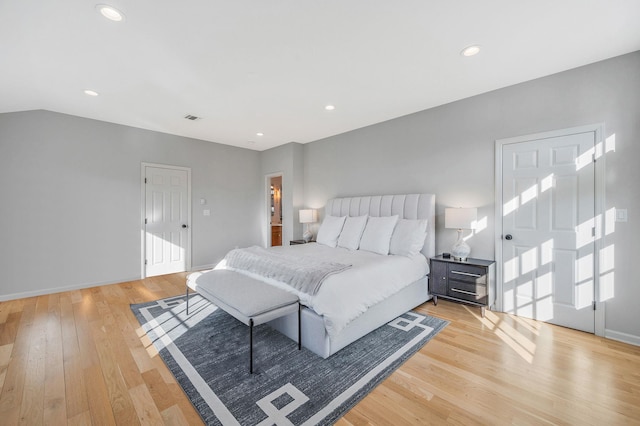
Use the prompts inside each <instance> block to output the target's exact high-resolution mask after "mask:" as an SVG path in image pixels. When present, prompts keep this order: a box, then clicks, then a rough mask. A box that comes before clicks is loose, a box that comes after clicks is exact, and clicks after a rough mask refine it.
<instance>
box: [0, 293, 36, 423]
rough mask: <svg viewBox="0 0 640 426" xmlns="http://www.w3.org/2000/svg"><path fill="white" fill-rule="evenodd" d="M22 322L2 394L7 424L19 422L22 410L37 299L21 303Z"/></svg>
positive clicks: (0, 403)
mask: <svg viewBox="0 0 640 426" xmlns="http://www.w3.org/2000/svg"><path fill="white" fill-rule="evenodd" d="M21 307H22V309H23V310H22V312H21V313H20V315H19V318H20V322H19V324H18V326H17V329H16V333H15V340H14V342H13V348H12V351H11V359H10V361H9V366H8V367H7V372H6V374H5V379H4V385H3V386H2V394H0V418H1V419H3V421H6V422H7V424H18V421H19V418H20V411H21V410H22V394H23V390H24V383H25V376H26V373H27V357H28V355H29V348H30V347H31V327H32V325H33V316H34V315H35V307H36V305H35V299H34V298H30V299H29V300H27V301H23V303H22V304H21Z"/></svg>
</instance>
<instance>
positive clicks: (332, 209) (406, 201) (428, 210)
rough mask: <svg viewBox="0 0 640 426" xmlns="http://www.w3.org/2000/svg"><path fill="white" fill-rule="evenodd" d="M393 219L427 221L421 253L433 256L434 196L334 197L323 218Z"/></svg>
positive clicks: (434, 235)
mask: <svg viewBox="0 0 640 426" xmlns="http://www.w3.org/2000/svg"><path fill="white" fill-rule="evenodd" d="M327 214H328V215H331V216H363V215H365V214H368V215H369V216H376V217H378V216H394V215H398V216H399V217H400V218H402V219H428V224H427V237H426V239H425V242H424V247H423V248H422V254H424V255H425V256H426V257H427V259H428V258H431V257H434V256H435V255H436V196H435V195H434V194H403V195H371V196H365V197H349V198H333V199H331V200H329V201H327V205H326V206H325V215H327Z"/></svg>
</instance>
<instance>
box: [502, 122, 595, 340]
mask: <svg viewBox="0 0 640 426" xmlns="http://www.w3.org/2000/svg"><path fill="white" fill-rule="evenodd" d="M589 132H593V133H595V142H594V144H595V147H596V155H597V153H598V144H601V149H602V151H601V152H602V155H601V156H600V157H598V158H597V161H596V163H595V171H594V172H595V182H594V196H595V201H594V212H595V217H596V235H597V236H600V238H596V240H595V245H594V250H595V253H594V258H595V269H594V274H595V280H594V292H595V296H596V297H597V295H599V294H600V275H599V268H600V265H599V263H600V261H599V256H598V254H599V253H600V252H601V250H602V249H603V248H604V247H606V244H605V239H606V238H607V237H606V236H605V235H604V232H602V228H603V223H604V214H605V211H606V204H605V183H606V182H605V177H606V175H605V158H606V155H604V153H605V147H604V143H605V138H604V135H605V133H604V123H596V124H590V125H585V126H578V127H571V128H568V129H560V130H554V131H550V132H543V133H536V134H532V135H523V136H516V137H513V138H506V139H498V140H496V143H495V156H496V159H495V178H496V181H495V218H494V221H495V222H494V223H495V226H494V229H495V259H496V293H497V294H496V309H497V310H498V311H502V310H503V305H502V304H503V300H502V299H503V284H504V283H503V282H502V267H501V265H502V255H503V253H502V242H501V241H502V234H503V230H502V206H503V200H502V189H503V188H502V177H503V176H502V149H503V147H504V146H505V145H508V144H513V143H519V142H526V141H532V140H537V139H549V138H555V137H560V136H570V135H575V134H578V133H589ZM596 301H597V308H598V309H596V311H595V319H594V321H595V335H596V336H605V305H606V302H605V301H600V300H597V298H596Z"/></svg>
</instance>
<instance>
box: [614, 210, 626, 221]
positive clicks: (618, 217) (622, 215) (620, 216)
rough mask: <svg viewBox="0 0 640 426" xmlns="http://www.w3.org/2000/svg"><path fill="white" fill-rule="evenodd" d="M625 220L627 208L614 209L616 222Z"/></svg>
mask: <svg viewBox="0 0 640 426" xmlns="http://www.w3.org/2000/svg"><path fill="white" fill-rule="evenodd" d="M626 221H627V209H616V222H626Z"/></svg>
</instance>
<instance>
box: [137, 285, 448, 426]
mask: <svg viewBox="0 0 640 426" xmlns="http://www.w3.org/2000/svg"><path fill="white" fill-rule="evenodd" d="M185 301H186V299H185V297H184V296H177V297H171V298H168V299H162V300H157V301H155V302H149V303H142V304H137V305H131V309H132V311H133V313H134V314H135V315H136V317H137V318H138V321H140V324H141V325H142V326H143V328H144V330H145V332H146V333H147V336H148V337H149V338H150V339H151V341H153V344H154V345H155V347H156V349H157V350H158V352H159V353H160V356H161V357H162V359H163V360H164V362H165V363H166V364H167V366H168V367H169V369H170V370H171V372H172V373H173V375H174V376H175V378H176V380H177V381H178V383H179V384H180V386H181V387H182V389H183V390H184V392H185V393H186V395H187V396H188V397H189V399H190V400H191V403H192V404H193V406H194V407H195V408H196V410H197V411H198V413H200V416H201V417H202V419H203V421H204V422H205V423H206V424H208V425H261V426H262V425H316V424H320V425H325V424H333V423H334V422H335V421H337V420H338V419H339V418H340V417H342V416H343V415H344V414H345V413H346V412H347V411H349V409H351V408H352V407H353V406H354V405H356V404H357V403H358V401H360V400H361V399H362V398H364V397H365V396H366V395H367V394H368V393H369V392H370V391H371V390H372V389H373V388H374V387H375V386H376V385H378V384H379V383H380V382H382V381H383V380H384V379H385V378H386V377H388V376H389V375H390V374H391V373H393V371H394V370H395V369H396V368H398V367H399V366H400V365H401V364H402V363H403V362H404V361H406V360H407V359H408V358H409V357H410V356H411V355H413V354H414V353H416V352H417V351H418V350H420V348H421V347H422V346H424V345H425V344H426V343H427V342H428V341H429V340H430V339H431V338H432V337H433V336H435V335H436V334H437V333H438V332H439V331H440V330H442V329H443V328H444V327H445V326H446V325H447V324H448V322H447V321H444V320H441V319H438V318H433V317H429V316H425V315H421V314H418V313H415V312H412V311H411V312H407V313H405V314H403V315H401V316H400V317H398V318H397V319H395V320H393V321H391V322H390V323H388V324H386V325H384V326H382V327H380V328H378V329H377V330H374V331H373V332H371V333H369V334H368V335H366V336H364V337H362V338H361V339H359V340H357V341H356V342H354V343H352V344H350V345H349V346H347V347H345V348H344V349H342V350H340V351H338V352H337V353H335V354H333V355H332V356H330V357H329V358H327V359H323V358H321V357H319V356H317V355H316V354H314V353H313V352H311V351H309V350H307V349H306V348H304V347H303V348H302V350H301V351H298V345H297V342H294V341H293V340H291V339H289V338H288V337H286V336H284V335H283V334H281V333H279V332H278V331H276V330H274V329H272V328H271V327H269V326H268V325H267V324H262V325H259V326H257V327H254V330H253V333H254V334H253V351H254V352H253V353H254V372H253V374H249V368H248V360H249V342H248V340H249V338H248V335H249V329H248V327H247V326H246V325H244V324H243V323H241V322H240V321H238V320H236V319H235V318H233V317H232V316H230V315H229V314H227V313H226V312H224V311H223V310H222V309H219V308H217V307H216V306H215V305H213V304H212V303H210V302H208V301H207V300H205V299H203V298H202V297H201V296H199V295H197V294H195V295H193V296H191V297H190V298H189V315H186V312H185V307H186V304H185Z"/></svg>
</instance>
